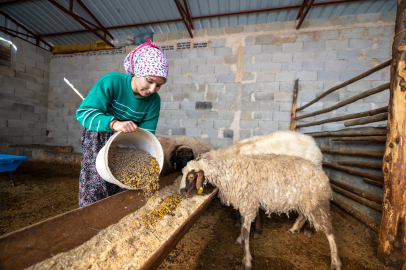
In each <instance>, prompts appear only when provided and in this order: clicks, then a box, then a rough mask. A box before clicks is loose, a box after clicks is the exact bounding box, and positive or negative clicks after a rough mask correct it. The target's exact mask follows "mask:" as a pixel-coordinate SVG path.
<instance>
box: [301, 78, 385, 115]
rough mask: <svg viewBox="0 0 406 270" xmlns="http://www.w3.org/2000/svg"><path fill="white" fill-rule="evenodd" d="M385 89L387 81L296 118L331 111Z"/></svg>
mask: <svg viewBox="0 0 406 270" xmlns="http://www.w3.org/2000/svg"><path fill="white" fill-rule="evenodd" d="M386 89H389V83H385V84H383V85H381V86H378V87H375V88H373V89H370V90H368V91H365V92H362V93H360V94H358V95H355V96H353V97H351V98H349V99H346V100H343V101H341V102H339V103H337V104H335V105H333V106H331V107H328V108H326V109H323V110H319V111H315V112H312V113H308V114H304V115H301V116H297V117H296V120H299V119H303V118H308V117H310V116H315V115H319V114H323V113H326V112H331V111H333V110H335V109H338V108H341V107H344V106H345V105H347V104H350V103H353V102H355V101H357V100H360V99H362V98H365V97H368V96H371V95H374V94H377V93H380V92H382V91H385V90H386Z"/></svg>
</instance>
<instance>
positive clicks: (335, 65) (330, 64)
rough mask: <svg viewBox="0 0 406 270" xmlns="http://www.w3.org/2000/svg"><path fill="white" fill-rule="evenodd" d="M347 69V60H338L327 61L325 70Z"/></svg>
mask: <svg viewBox="0 0 406 270" xmlns="http://www.w3.org/2000/svg"><path fill="white" fill-rule="evenodd" d="M346 69H347V60H338V61H326V62H325V70H327V71H329V70H346Z"/></svg>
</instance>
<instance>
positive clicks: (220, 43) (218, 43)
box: [209, 38, 226, 48]
mask: <svg viewBox="0 0 406 270" xmlns="http://www.w3.org/2000/svg"><path fill="white" fill-rule="evenodd" d="M225 45H226V39H225V38H221V39H210V41H209V46H210V47H212V48H218V47H224V46H225Z"/></svg>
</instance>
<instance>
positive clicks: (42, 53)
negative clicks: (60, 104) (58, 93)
mask: <svg viewBox="0 0 406 270" xmlns="http://www.w3.org/2000/svg"><path fill="white" fill-rule="evenodd" d="M11 41H12V42H13V43H14V44H15V45H16V46H17V52H16V54H13V55H12V59H11V65H10V67H7V66H0V152H1V153H10V154H13V153H14V152H15V151H14V149H12V148H8V147H7V146H8V145H9V144H45V141H46V128H47V106H48V85H49V61H50V56H51V55H52V53H50V52H49V51H46V50H43V49H41V48H39V47H37V46H35V45H32V44H30V43H28V42H25V41H23V40H21V39H19V38H12V39H11Z"/></svg>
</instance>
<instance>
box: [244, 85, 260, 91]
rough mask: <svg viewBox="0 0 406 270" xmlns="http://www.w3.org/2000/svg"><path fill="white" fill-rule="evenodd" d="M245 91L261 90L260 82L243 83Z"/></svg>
mask: <svg viewBox="0 0 406 270" xmlns="http://www.w3.org/2000/svg"><path fill="white" fill-rule="evenodd" d="M242 91H243V92H257V91H259V84H258V83H245V84H243V85H242Z"/></svg>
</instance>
